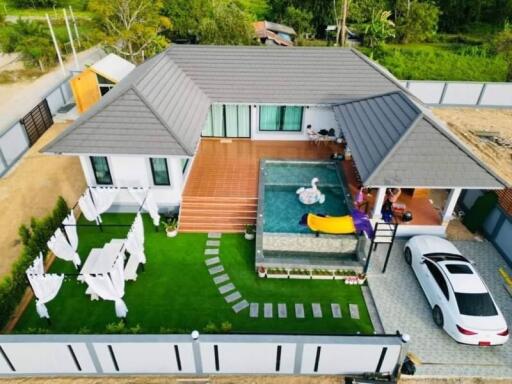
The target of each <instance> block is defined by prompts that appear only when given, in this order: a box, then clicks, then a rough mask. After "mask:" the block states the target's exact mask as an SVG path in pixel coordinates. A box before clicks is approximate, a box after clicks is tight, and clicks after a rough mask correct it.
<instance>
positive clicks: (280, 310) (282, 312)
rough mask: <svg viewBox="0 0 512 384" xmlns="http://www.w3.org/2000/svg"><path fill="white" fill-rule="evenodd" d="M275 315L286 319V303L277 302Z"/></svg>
mask: <svg viewBox="0 0 512 384" xmlns="http://www.w3.org/2000/svg"><path fill="white" fill-rule="evenodd" d="M277 316H278V317H279V318H280V319H286V318H287V317H288V311H287V309H286V304H277Z"/></svg>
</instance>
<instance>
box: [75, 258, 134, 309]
mask: <svg viewBox="0 0 512 384" xmlns="http://www.w3.org/2000/svg"><path fill="white" fill-rule="evenodd" d="M84 278H85V282H86V283H87V285H88V286H89V289H88V290H89V291H90V292H91V293H94V294H96V295H98V296H99V297H101V298H102V299H103V300H111V301H113V302H114V304H115V310H116V316H117V317H126V315H127V313H128V307H127V306H126V304H125V302H124V300H123V296H124V271H123V258H122V257H118V258H117V260H116V261H115V263H114V265H113V268H112V271H111V272H110V273H108V274H103V275H95V276H92V275H85V276H84Z"/></svg>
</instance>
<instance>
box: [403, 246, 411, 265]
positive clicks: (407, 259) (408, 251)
mask: <svg viewBox="0 0 512 384" xmlns="http://www.w3.org/2000/svg"><path fill="white" fill-rule="evenodd" d="M404 259H405V262H406V263H407V264H409V265H411V263H412V253H411V249H410V248H409V247H407V248H405V251H404Z"/></svg>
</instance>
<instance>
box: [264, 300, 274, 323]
mask: <svg viewBox="0 0 512 384" xmlns="http://www.w3.org/2000/svg"><path fill="white" fill-rule="evenodd" d="M263 317H265V318H266V319H271V318H272V303H265V304H263Z"/></svg>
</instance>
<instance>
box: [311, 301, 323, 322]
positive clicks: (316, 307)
mask: <svg viewBox="0 0 512 384" xmlns="http://www.w3.org/2000/svg"><path fill="white" fill-rule="evenodd" d="M311 309H312V310H313V317H314V318H316V319H320V318H322V307H321V306H320V304H318V303H313V304H311Z"/></svg>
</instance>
